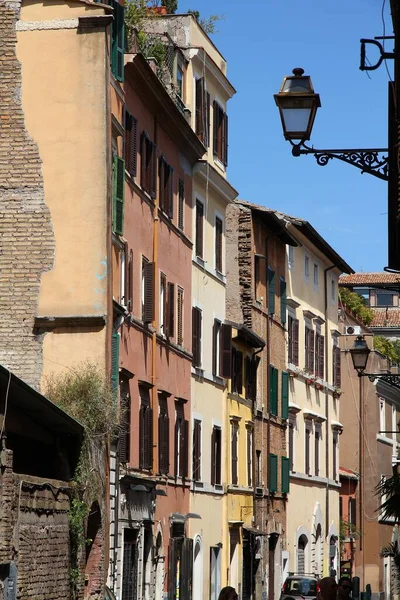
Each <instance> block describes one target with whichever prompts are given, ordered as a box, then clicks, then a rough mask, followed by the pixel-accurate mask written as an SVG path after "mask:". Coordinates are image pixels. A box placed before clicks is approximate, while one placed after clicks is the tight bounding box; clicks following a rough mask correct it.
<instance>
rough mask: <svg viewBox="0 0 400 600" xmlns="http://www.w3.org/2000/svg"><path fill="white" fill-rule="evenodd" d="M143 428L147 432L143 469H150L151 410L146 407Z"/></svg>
mask: <svg viewBox="0 0 400 600" xmlns="http://www.w3.org/2000/svg"><path fill="white" fill-rule="evenodd" d="M145 423H146V424H145V426H146V430H147V448H146V465H145V468H147V469H151V468H152V466H153V409H152V408H151V407H150V406H148V407H147V408H146V412H145Z"/></svg>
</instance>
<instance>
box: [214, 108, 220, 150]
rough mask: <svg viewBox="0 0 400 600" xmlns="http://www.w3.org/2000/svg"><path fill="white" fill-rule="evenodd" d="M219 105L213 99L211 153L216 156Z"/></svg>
mask: <svg viewBox="0 0 400 600" xmlns="http://www.w3.org/2000/svg"><path fill="white" fill-rule="evenodd" d="M218 129H219V106H218V103H217V102H216V101H215V100H214V101H213V154H214V156H218Z"/></svg>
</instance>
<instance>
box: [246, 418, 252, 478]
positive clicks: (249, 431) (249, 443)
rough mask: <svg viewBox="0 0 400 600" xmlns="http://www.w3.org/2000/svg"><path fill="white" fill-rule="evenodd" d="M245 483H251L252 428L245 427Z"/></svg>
mask: <svg viewBox="0 0 400 600" xmlns="http://www.w3.org/2000/svg"><path fill="white" fill-rule="evenodd" d="M246 435H247V439H246V442H247V444H246V445H247V485H248V487H251V486H252V485H253V429H252V428H251V427H248V428H247V434H246Z"/></svg>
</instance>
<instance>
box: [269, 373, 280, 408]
mask: <svg viewBox="0 0 400 600" xmlns="http://www.w3.org/2000/svg"><path fill="white" fill-rule="evenodd" d="M268 379H269V412H270V414H271V415H275V416H277V415H278V369H275V367H273V366H272V365H269V366H268Z"/></svg>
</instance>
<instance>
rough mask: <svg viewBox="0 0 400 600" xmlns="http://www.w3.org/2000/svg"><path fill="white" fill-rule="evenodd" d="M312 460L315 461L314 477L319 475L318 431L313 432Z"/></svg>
mask: <svg viewBox="0 0 400 600" xmlns="http://www.w3.org/2000/svg"><path fill="white" fill-rule="evenodd" d="M314 454H315V456H314V459H315V475H316V476H318V475H319V431H316V432H315V437H314Z"/></svg>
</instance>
